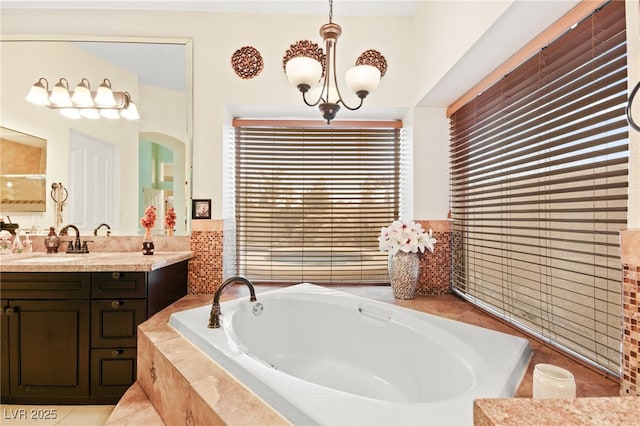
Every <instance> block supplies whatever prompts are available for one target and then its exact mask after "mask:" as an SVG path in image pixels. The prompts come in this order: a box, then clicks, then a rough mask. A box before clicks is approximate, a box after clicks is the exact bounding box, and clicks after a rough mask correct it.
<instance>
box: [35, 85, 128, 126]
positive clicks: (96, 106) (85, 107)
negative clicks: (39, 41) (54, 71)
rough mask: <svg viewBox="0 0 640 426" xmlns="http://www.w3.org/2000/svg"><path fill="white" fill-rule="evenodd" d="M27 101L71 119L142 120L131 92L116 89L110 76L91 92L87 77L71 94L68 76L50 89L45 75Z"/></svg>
mask: <svg viewBox="0 0 640 426" xmlns="http://www.w3.org/2000/svg"><path fill="white" fill-rule="evenodd" d="M26 100H27V101H28V102H30V103H32V104H34V105H39V106H46V107H47V108H50V109H58V110H60V113H61V114H62V115H64V116H65V117H67V118H81V117H85V118H90V119H97V118H100V117H101V116H102V117H104V118H108V119H118V118H120V117H123V118H126V119H128V120H138V119H140V115H139V114H138V109H137V107H136V105H135V104H134V102H133V100H132V99H131V94H129V92H114V91H112V90H111V81H110V80H109V79H107V78H105V79H104V80H103V82H102V83H101V84H100V87H99V88H98V90H97V91H96V92H92V91H91V88H90V84H89V80H87V79H86V78H83V79H82V80H81V81H80V83H78V85H77V86H76V90H75V91H74V93H73V96H70V95H69V82H68V81H67V80H66V79H65V78H61V79H60V80H59V81H58V83H56V85H55V86H54V87H53V89H52V90H51V91H49V82H48V81H47V79H46V78H43V77H41V78H39V79H38V81H36V82H35V84H34V85H33V86H32V87H31V90H29V93H28V94H27V97H26Z"/></svg>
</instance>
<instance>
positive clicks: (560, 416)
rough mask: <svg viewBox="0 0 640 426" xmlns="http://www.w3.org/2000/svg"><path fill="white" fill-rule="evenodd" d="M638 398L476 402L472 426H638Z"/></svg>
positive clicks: (639, 413)
mask: <svg viewBox="0 0 640 426" xmlns="http://www.w3.org/2000/svg"><path fill="white" fill-rule="evenodd" d="M639 415H640V397H633V396H625V397H608V398H606V397H603V398H577V399H572V400H566V399H530V398H508V399H477V400H476V401H475V403H474V407H473V424H474V425H475V426H529V425H563V426H569V425H576V426H578V425H580V426H582V425H637V424H639V422H640V420H639V418H638V416H639Z"/></svg>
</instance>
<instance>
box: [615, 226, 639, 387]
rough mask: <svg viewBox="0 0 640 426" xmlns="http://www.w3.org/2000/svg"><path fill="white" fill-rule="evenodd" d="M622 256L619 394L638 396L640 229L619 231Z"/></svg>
mask: <svg viewBox="0 0 640 426" xmlns="http://www.w3.org/2000/svg"><path fill="white" fill-rule="evenodd" d="M620 249H621V250H620V251H621V258H622V272H623V276H622V380H621V382H620V395H621V396H629V395H630V396H640V287H639V284H640V230H627V231H622V232H621V233H620Z"/></svg>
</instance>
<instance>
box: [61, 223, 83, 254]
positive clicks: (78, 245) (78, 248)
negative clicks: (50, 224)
mask: <svg viewBox="0 0 640 426" xmlns="http://www.w3.org/2000/svg"><path fill="white" fill-rule="evenodd" d="M69 228H71V229H73V230H74V231H75V233H76V238H75V240H74V241H69V246H68V247H67V253H89V247H87V241H85V242H84V243H82V241H80V230H79V229H78V227H77V226H75V225H67V226H65V227H64V228H62V229H61V230H60V236H61V237H64V236H67V235H69V233H68V230H69Z"/></svg>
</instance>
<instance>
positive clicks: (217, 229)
mask: <svg viewBox="0 0 640 426" xmlns="http://www.w3.org/2000/svg"><path fill="white" fill-rule="evenodd" d="M222 229H223V228H222V220H194V221H193V222H192V224H191V251H193V253H194V255H193V258H192V259H191V261H190V262H189V290H188V292H189V294H203V293H214V292H215V291H216V289H217V288H218V286H219V285H220V284H221V283H222V280H223V275H222V271H223V268H222V247H223V245H222V243H223V232H222Z"/></svg>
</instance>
